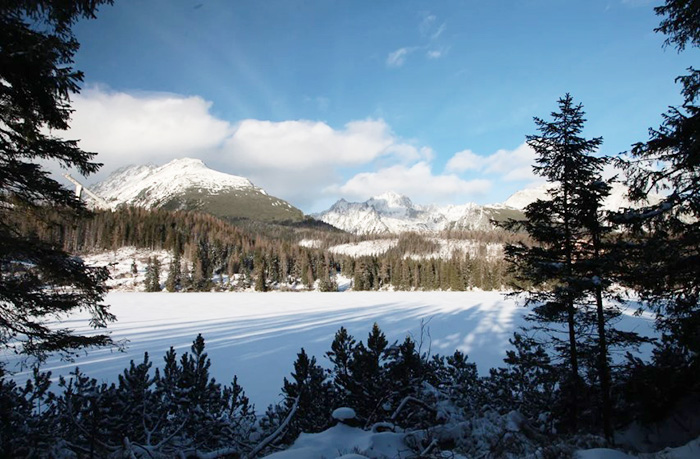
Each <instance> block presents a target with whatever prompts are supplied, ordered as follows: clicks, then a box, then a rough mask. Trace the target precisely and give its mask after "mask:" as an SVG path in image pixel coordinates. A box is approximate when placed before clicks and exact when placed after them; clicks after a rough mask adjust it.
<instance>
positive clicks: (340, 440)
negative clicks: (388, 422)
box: [265, 424, 407, 459]
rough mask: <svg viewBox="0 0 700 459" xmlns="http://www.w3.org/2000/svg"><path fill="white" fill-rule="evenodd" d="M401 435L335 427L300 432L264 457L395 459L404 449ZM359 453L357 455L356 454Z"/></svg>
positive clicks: (272, 458)
mask: <svg viewBox="0 0 700 459" xmlns="http://www.w3.org/2000/svg"><path fill="white" fill-rule="evenodd" d="M403 439H404V434H401V433H394V432H371V431H366V430H362V429H358V428H357V427H349V426H346V425H344V424H338V425H336V426H334V427H331V428H330V429H327V430H324V431H323V432H319V433H316V434H308V433H302V434H301V435H299V438H297V439H296V441H295V442H294V444H293V445H292V446H291V447H290V448H289V449H287V450H285V451H280V452H278V453H274V454H270V455H269V456H265V457H267V458H269V459H308V458H333V457H335V458H338V459H340V458H343V459H360V458H366V457H368V456H369V457H396V453H397V452H398V451H404V450H406V449H407V448H406V445H405V444H404V441H403ZM357 452H359V454H357Z"/></svg>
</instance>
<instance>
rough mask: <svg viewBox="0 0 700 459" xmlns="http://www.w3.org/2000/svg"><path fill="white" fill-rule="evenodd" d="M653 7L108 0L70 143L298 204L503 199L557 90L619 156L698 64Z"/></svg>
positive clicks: (89, 44) (523, 182)
mask: <svg viewBox="0 0 700 459" xmlns="http://www.w3.org/2000/svg"><path fill="white" fill-rule="evenodd" d="M657 3H658V2H650V1H645V0H626V1H625V0H607V1H603V0H601V1H598V0H589V1H564V0H523V1H499V0H494V1H472V0H464V1H450V0H446V1H440V2H427V1H420V2H419V1H410V0H408V1H406V0H405V1H364V0H356V1H350V0H346V1H332V0H318V1H295V0H284V1H282V0H279V1H256V0H237V1H226V0H219V1H217V0H193V1H189V0H172V1H171V0H144V1H139V2H137V1H133V0H117V1H116V2H115V5H113V6H107V7H102V8H101V10H100V11H99V13H98V15H97V16H98V17H97V19H96V20H92V21H84V22H81V23H79V24H78V25H77V26H76V29H75V30H76V35H77V38H78V40H79V41H80V42H81V49H80V51H79V52H78V54H77V56H76V67H77V68H79V69H81V70H83V71H84V72H85V76H86V78H85V86H84V90H83V92H82V93H81V95H79V96H76V97H74V109H75V113H74V115H73V124H72V130H71V132H70V133H69V135H68V137H72V138H80V139H82V143H81V145H82V146H83V147H84V148H86V149H89V150H92V151H98V152H99V153H100V155H99V156H98V159H99V160H100V161H101V162H104V163H105V166H104V167H103V170H102V171H101V172H100V173H99V174H98V175H96V176H95V177H93V178H92V179H91V181H94V180H98V179H100V178H104V176H106V175H107V174H108V173H109V172H111V171H113V170H114V169H115V168H117V167H120V166H123V165H127V164H134V163H145V162H153V163H156V164H163V163H165V162H167V161H169V160H171V159H175V158H178V157H184V156H189V157H198V158H201V159H203V160H204V161H205V162H206V163H207V164H208V165H209V166H210V167H212V168H215V169H218V170H222V171H224V172H228V173H233V174H237V175H244V176H246V177H249V178H250V179H251V180H252V181H253V182H254V183H255V184H256V185H259V186H261V187H263V188H265V189H266V190H268V191H269V192H270V193H271V194H274V195H277V196H279V197H281V198H284V199H287V200H289V201H290V202H291V203H292V204H294V205H297V206H298V207H300V208H302V209H303V210H304V211H306V212H313V211H319V210H322V209H324V208H326V207H328V206H329V205H330V204H332V203H333V202H334V201H335V200H337V199H338V198H340V197H345V198H346V199H348V200H364V199H367V198H368V197H370V196H371V195H375V194H379V193H381V192H383V191H389V190H392V191H397V192H400V193H404V194H407V195H408V196H409V197H411V198H412V200H413V201H415V202H418V203H441V204H448V203H452V204H459V203H464V202H468V201H473V202H478V203H489V202H499V201H503V200H505V199H506V198H507V197H508V195H510V194H511V193H512V192H514V191H516V190H518V189H521V188H524V187H526V186H529V185H532V184H533V183H535V182H536V180H537V179H536V177H534V176H532V174H531V172H530V165H531V163H532V158H533V155H532V152H531V151H530V150H529V148H528V147H527V146H526V145H524V141H525V136H526V135H528V134H534V133H535V128H534V123H533V121H532V117H533V116H539V117H545V118H546V117H548V116H549V113H550V112H551V111H552V110H554V109H556V100H557V99H558V98H559V97H561V96H562V95H563V94H564V93H566V92H570V93H571V94H572V95H573V97H574V99H575V100H576V101H579V102H581V103H583V105H584V108H585V111H586V113H587V118H588V120H589V121H588V123H587V126H586V132H585V134H586V135H587V136H589V137H592V136H602V137H603V138H604V144H603V148H602V150H601V152H602V153H605V154H609V155H612V154H617V153H619V152H621V151H624V150H627V149H628V148H629V146H630V145H631V144H632V143H634V142H636V141H640V140H644V139H645V138H646V136H647V130H648V128H649V127H653V126H657V125H658V123H659V121H660V120H661V113H662V112H663V111H664V110H665V109H666V107H667V106H668V105H671V104H677V103H679V102H680V96H679V91H678V89H679V88H678V86H677V85H676V84H675V83H674V81H673V80H674V78H675V77H676V76H677V75H679V74H682V73H683V71H684V69H685V68H686V67H688V66H690V65H691V64H693V63H697V57H698V54H697V51H690V52H686V53H684V54H677V53H676V51H675V50H674V49H672V48H667V49H664V48H663V47H662V42H663V38H664V37H663V36H661V35H659V34H656V33H654V32H653V28H654V27H656V26H657V24H658V22H659V18H658V17H656V16H655V15H654V13H653V10H652V8H653V6H654V5H655V4H657Z"/></svg>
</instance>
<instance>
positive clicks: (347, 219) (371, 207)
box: [313, 192, 523, 234]
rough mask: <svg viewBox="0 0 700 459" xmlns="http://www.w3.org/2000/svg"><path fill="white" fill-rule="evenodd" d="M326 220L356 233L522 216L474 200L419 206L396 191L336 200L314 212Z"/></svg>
mask: <svg viewBox="0 0 700 459" xmlns="http://www.w3.org/2000/svg"><path fill="white" fill-rule="evenodd" d="M313 217H314V218H317V219H319V220H321V221H323V222H325V223H328V224H330V225H333V226H335V227H337V228H340V229H342V230H345V231H348V232H351V233H355V234H382V233H394V234H398V233H403V232H407V231H414V232H434V231H443V230H449V229H461V230H474V229H481V230H487V229H492V228H493V225H492V224H491V220H497V221H500V220H505V219H507V218H522V217H523V215H522V212H521V211H519V210H517V209H511V208H505V207H503V206H480V205H477V204H473V203H467V204H462V205H451V206H436V205H429V206H421V205H417V204H413V202H411V200H410V199H409V198H408V197H406V196H403V195H399V194H397V193H392V192H389V193H384V194H382V195H379V196H375V197H373V198H370V199H368V200H367V201H365V202H348V201H346V200H344V199H341V200H340V201H338V202H336V203H335V204H334V205H333V206H332V207H331V208H330V209H328V210H326V211H324V212H321V213H318V214H315V215H313Z"/></svg>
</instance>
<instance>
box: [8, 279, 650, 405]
mask: <svg viewBox="0 0 700 459" xmlns="http://www.w3.org/2000/svg"><path fill="white" fill-rule="evenodd" d="M106 302H107V303H108V304H110V305H111V311H112V312H113V313H114V314H116V316H117V319H118V321H117V322H115V323H113V324H111V325H110V326H109V327H108V329H109V331H110V332H111V334H112V337H113V339H114V340H115V341H119V340H128V343H127V347H126V349H125V351H124V352H120V351H118V350H115V349H98V350H93V351H90V352H89V353H88V354H87V355H84V356H81V357H79V358H78V359H77V360H76V361H75V362H73V363H71V362H65V361H61V360H59V359H57V358H51V359H49V360H48V361H47V362H46V364H45V365H44V366H43V370H44V371H46V370H50V371H51V372H52V378H53V379H54V380H57V379H58V376H59V375H64V376H67V375H68V374H69V373H70V372H71V371H73V370H74V369H75V367H76V366H79V367H80V369H81V371H83V372H85V373H86V374H88V375H89V376H91V377H94V378H96V379H98V381H107V382H114V381H116V380H117V376H118V374H119V373H121V371H122V370H123V369H124V368H126V367H127V366H128V364H129V360H132V359H133V360H135V361H136V362H139V361H142V359H143V353H144V352H145V351H147V352H148V353H149V356H150V359H151V361H152V362H153V363H154V366H161V365H162V361H163V355H164V353H165V352H166V351H167V349H168V348H170V346H173V347H174V348H175V349H176V350H177V351H178V354H182V353H183V352H186V351H189V348H190V345H191V343H192V340H193V339H194V338H195V337H196V336H197V334H198V333H201V334H202V335H203V336H204V338H205V340H206V345H207V349H206V350H207V353H208V354H209V357H210V358H211V361H212V366H211V373H212V376H214V377H215V378H216V380H217V381H218V382H221V383H229V382H230V381H231V380H232V379H233V376H234V374H235V375H238V378H239V383H240V384H241V385H242V386H243V388H244V389H245V391H246V394H247V395H248V396H249V397H250V399H251V401H252V402H253V403H254V404H255V405H256V409H257V411H258V412H259V413H260V412H263V411H264V410H265V408H266V407H267V405H268V404H270V403H275V402H279V401H280V400H281V395H280V388H281V387H282V380H283V378H284V377H289V374H290V372H291V371H292V365H293V362H294V360H295V359H296V355H297V353H298V352H299V350H300V348H302V347H303V348H304V349H305V350H306V352H307V353H308V354H310V355H313V356H316V358H317V360H318V361H319V363H320V364H321V365H323V366H328V365H329V362H328V360H327V359H326V358H325V357H324V354H325V352H327V351H328V350H330V344H331V342H332V340H333V337H334V335H335V332H336V331H337V330H338V329H339V328H340V327H341V326H344V327H345V328H347V329H348V332H349V333H351V334H352V335H353V336H354V337H355V338H356V339H357V340H358V341H359V340H365V339H366V338H367V335H368V333H369V331H370V329H371V327H372V324H373V323H375V322H376V323H378V324H379V326H380V328H381V329H382V331H384V333H385V334H386V335H387V338H388V340H389V341H390V342H393V341H395V340H403V339H404V338H405V337H406V335H411V336H412V337H413V339H414V340H416V341H417V342H418V343H420V342H421V339H422V343H423V344H422V352H427V351H428V350H429V351H430V352H431V353H432V354H442V355H445V354H451V353H453V352H454V351H455V350H456V349H459V350H461V351H463V352H465V353H466V354H468V356H469V359H470V361H473V362H475V363H476V364H477V366H478V368H479V371H480V372H481V373H482V374H486V373H487V372H488V369H489V368H492V367H496V366H501V365H502V364H503V362H502V360H503V358H504V356H505V352H506V350H507V349H508V348H509V343H508V339H509V338H510V337H511V336H512V334H513V332H514V331H516V330H517V329H518V327H520V326H522V325H525V320H524V316H525V314H526V312H527V309H526V308H523V307H521V306H519V305H517V304H516V302H515V301H514V300H513V299H511V298H506V297H504V295H503V294H502V293H499V292H479V291H476V292H344V293H320V292H287V293H282V292H270V293H255V292H238V293H167V292H163V293H134V292H112V293H110V294H109V295H108V296H107V299H106ZM633 311H634V307H631V308H630V314H626V315H624V316H623V319H622V321H621V323H620V324H619V325H620V328H622V329H625V330H635V331H637V332H639V333H641V334H643V335H647V336H650V335H653V334H654V331H653V320H652V318H651V317H649V316H648V315H646V316H645V315H643V316H641V317H637V316H633V315H632V312H633ZM421 324H423V335H422V338H421ZM55 325H56V326H58V325H59V324H58V323H56V324H55ZM60 325H62V326H68V327H72V328H74V329H76V330H77V331H79V332H81V333H86V334H89V333H95V331H94V330H92V329H91V328H90V326H89V324H88V321H87V317H86V316H85V315H84V314H83V315H75V316H71V317H69V318H68V319H67V320H65V321H63V322H62V323H61V324H60ZM646 351H647V352H648V349H647V350H646ZM2 358H3V359H4V360H5V361H9V365H8V369H9V370H19V368H18V367H16V366H15V364H16V363H17V357H16V356H14V355H10V354H7V355H5V356H3V357H2ZM13 367H14V368H13ZM30 376H31V371H30V370H27V371H18V372H17V373H16V374H15V376H14V377H15V379H16V380H17V381H18V382H20V383H23V382H24V381H25V380H26V379H27V378H28V377H30Z"/></svg>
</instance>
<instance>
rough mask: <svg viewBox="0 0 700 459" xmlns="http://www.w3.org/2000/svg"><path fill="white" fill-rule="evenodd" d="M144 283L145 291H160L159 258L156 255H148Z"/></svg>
mask: <svg viewBox="0 0 700 459" xmlns="http://www.w3.org/2000/svg"><path fill="white" fill-rule="evenodd" d="M144 284H145V288H146V291H147V292H160V290H161V289H160V260H159V259H158V257H148V262H147V264H146V278H145V280H144Z"/></svg>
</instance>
